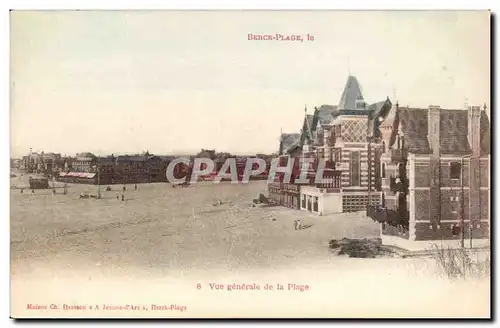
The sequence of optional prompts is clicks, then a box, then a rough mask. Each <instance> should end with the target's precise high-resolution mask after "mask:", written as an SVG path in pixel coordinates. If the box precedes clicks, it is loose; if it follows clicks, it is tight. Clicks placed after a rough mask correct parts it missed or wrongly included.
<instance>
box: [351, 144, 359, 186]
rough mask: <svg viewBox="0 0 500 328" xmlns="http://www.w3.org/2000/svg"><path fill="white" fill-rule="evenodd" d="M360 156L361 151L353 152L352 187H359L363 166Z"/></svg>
mask: <svg viewBox="0 0 500 328" xmlns="http://www.w3.org/2000/svg"><path fill="white" fill-rule="evenodd" d="M359 161H360V154H359V151H353V152H351V163H350V164H351V165H350V180H351V181H350V182H351V186H359V184H360V180H361V178H360V175H361V172H360V171H361V165H360V162H359Z"/></svg>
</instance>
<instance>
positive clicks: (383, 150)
mask: <svg viewBox="0 0 500 328" xmlns="http://www.w3.org/2000/svg"><path fill="white" fill-rule="evenodd" d="M382 153H385V141H382Z"/></svg>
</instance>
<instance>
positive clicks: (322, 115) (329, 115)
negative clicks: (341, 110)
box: [315, 105, 337, 124]
mask: <svg viewBox="0 0 500 328" xmlns="http://www.w3.org/2000/svg"><path fill="white" fill-rule="evenodd" d="M336 111H337V106H332V105H321V107H320V108H318V110H317V111H316V112H315V114H316V117H317V120H318V121H319V122H320V123H321V124H329V123H330V122H331V121H332V120H333V116H334V114H335V112H336Z"/></svg>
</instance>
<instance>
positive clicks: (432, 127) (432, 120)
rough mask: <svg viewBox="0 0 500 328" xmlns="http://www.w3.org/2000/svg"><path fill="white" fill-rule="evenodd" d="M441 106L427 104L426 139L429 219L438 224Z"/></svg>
mask: <svg viewBox="0 0 500 328" xmlns="http://www.w3.org/2000/svg"><path fill="white" fill-rule="evenodd" d="M440 123H441V108H440V107H439V106H429V110H428V112H427V127H428V131H427V139H428V140H429V147H430V149H431V154H430V161H429V170H430V172H429V173H430V184H429V219H430V222H431V225H439V224H440V222H441V161H440V157H441V145H440V131H441V126H440Z"/></svg>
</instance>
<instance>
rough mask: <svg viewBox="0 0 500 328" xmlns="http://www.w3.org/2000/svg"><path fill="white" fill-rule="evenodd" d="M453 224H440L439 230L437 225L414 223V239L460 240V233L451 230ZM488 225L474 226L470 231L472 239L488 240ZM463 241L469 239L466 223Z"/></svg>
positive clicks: (466, 224)
mask: <svg viewBox="0 0 500 328" xmlns="http://www.w3.org/2000/svg"><path fill="white" fill-rule="evenodd" d="M452 225H453V223H442V224H440V225H439V229H438V226H437V225H433V226H432V227H431V226H430V224H429V223H425V222H416V223H415V229H416V238H415V240H441V239H443V240H452V239H456V240H460V238H461V237H460V231H459V230H457V231H455V233H454V232H453V228H452ZM488 229H489V226H488V223H485V222H484V223H483V222H482V223H481V224H480V226H479V228H478V227H477V226H474V227H473V229H472V238H474V239H482V238H488ZM464 234H465V235H464V239H469V238H470V236H469V225H468V222H466V223H465V231H464Z"/></svg>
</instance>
